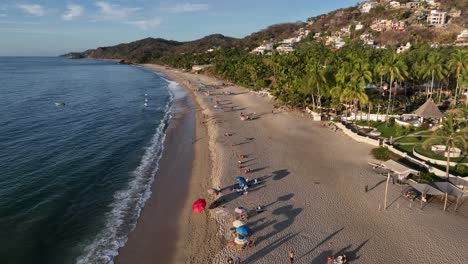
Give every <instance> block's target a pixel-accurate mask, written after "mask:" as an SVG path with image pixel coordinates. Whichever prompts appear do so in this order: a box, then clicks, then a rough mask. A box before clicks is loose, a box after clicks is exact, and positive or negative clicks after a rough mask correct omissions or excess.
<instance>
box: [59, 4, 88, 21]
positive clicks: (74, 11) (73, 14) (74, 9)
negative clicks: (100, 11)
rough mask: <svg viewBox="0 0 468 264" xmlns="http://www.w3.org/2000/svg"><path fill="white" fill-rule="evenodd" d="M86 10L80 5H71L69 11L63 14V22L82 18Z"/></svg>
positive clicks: (68, 7)
mask: <svg viewBox="0 0 468 264" xmlns="http://www.w3.org/2000/svg"><path fill="white" fill-rule="evenodd" d="M83 13H84V8H83V7H82V6H80V5H74V4H70V5H68V6H67V10H65V12H64V13H63V14H62V19H63V20H73V19H75V18H77V17H80V16H82V15H83Z"/></svg>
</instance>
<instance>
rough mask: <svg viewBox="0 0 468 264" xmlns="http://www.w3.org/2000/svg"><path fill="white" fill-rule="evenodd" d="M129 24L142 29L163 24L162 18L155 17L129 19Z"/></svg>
mask: <svg viewBox="0 0 468 264" xmlns="http://www.w3.org/2000/svg"><path fill="white" fill-rule="evenodd" d="M126 23H127V24H130V25H134V26H136V27H138V28H139V29H142V30H149V29H152V28H155V27H158V26H159V25H161V19H160V18H153V19H149V20H137V21H128V22H126Z"/></svg>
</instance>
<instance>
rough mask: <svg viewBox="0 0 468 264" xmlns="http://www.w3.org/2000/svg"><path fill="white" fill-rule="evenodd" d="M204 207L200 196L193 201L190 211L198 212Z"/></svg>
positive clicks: (204, 202)
mask: <svg viewBox="0 0 468 264" xmlns="http://www.w3.org/2000/svg"><path fill="white" fill-rule="evenodd" d="M205 207H206V201H205V199H202V198H200V199H198V200H196V201H195V202H194V203H193V205H192V211H194V212H195V213H199V212H201V211H203V210H205Z"/></svg>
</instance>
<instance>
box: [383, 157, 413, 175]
mask: <svg viewBox="0 0 468 264" xmlns="http://www.w3.org/2000/svg"><path fill="white" fill-rule="evenodd" d="M382 165H384V167H385V168H386V169H388V170H390V171H392V172H393V173H395V174H397V175H398V176H401V177H405V178H406V177H408V175H410V174H414V175H418V174H419V171H417V170H413V169H411V168H409V167H406V166H405V165H403V164H401V163H398V162H396V161H394V160H387V161H385V162H384V163H383V164H382Z"/></svg>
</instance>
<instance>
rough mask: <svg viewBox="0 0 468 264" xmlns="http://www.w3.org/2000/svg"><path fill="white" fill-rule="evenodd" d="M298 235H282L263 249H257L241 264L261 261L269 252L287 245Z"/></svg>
mask: <svg viewBox="0 0 468 264" xmlns="http://www.w3.org/2000/svg"><path fill="white" fill-rule="evenodd" d="M298 234H299V233H295V234H291V233H290V234H287V235H284V236H282V237H280V238H278V239H276V240H275V241H273V242H271V243H270V244H268V245H267V246H265V247H263V248H262V249H259V250H258V251H257V252H255V253H254V254H252V255H251V256H249V257H248V258H246V259H245V260H244V262H243V263H255V262H256V261H257V260H259V259H262V258H263V257H265V256H266V255H268V254H269V253H270V252H273V251H275V249H276V248H278V247H279V246H281V245H282V244H284V243H287V242H288V241H289V240H291V239H293V238H294V237H295V236H297V235H298Z"/></svg>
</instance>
